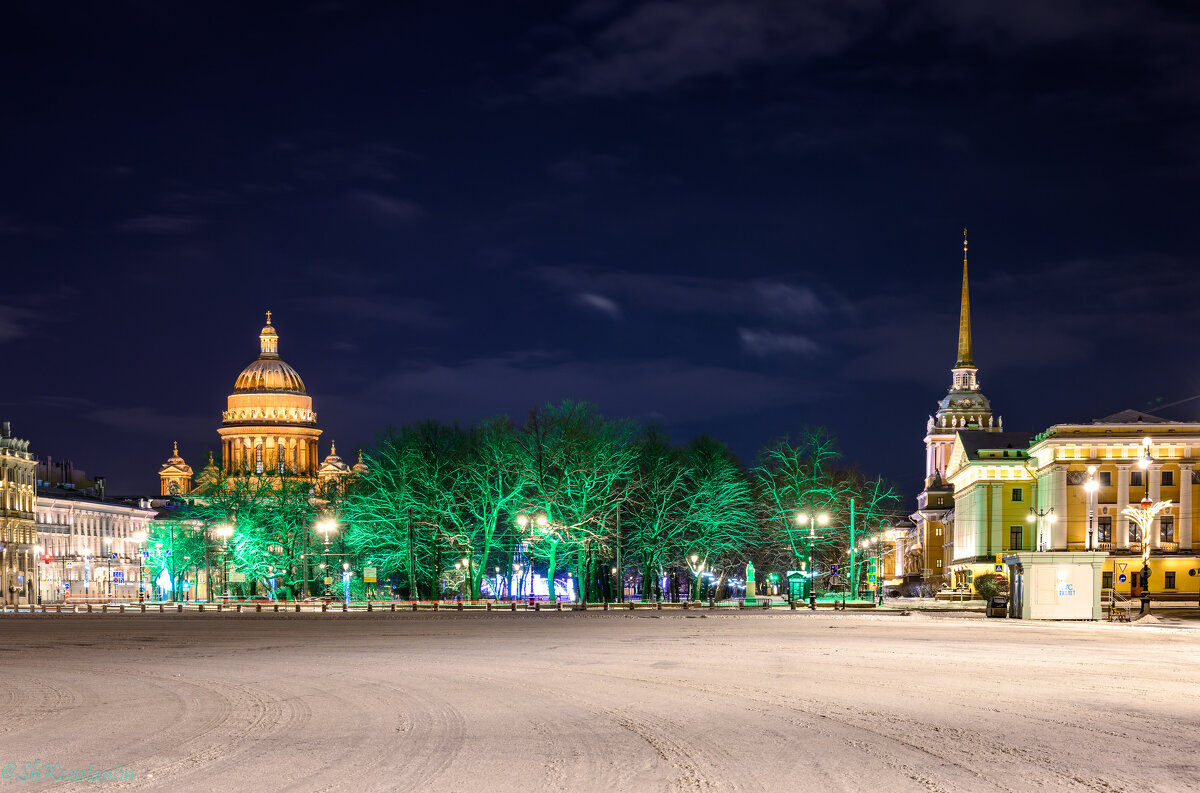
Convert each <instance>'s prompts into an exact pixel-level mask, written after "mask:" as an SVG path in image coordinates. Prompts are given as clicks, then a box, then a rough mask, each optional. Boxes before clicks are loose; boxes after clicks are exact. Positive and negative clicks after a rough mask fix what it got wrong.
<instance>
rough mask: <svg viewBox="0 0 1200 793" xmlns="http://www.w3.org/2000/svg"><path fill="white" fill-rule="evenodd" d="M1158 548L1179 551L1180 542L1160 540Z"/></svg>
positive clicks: (1164, 551)
mask: <svg viewBox="0 0 1200 793" xmlns="http://www.w3.org/2000/svg"><path fill="white" fill-rule="evenodd" d="M1158 550H1160V551H1162V552H1163V553H1179V543H1177V542H1160V543H1159V544H1158Z"/></svg>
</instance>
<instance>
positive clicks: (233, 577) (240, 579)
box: [229, 570, 246, 584]
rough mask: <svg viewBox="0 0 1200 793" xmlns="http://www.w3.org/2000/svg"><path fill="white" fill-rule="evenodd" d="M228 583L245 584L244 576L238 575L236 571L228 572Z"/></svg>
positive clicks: (243, 574)
mask: <svg viewBox="0 0 1200 793" xmlns="http://www.w3.org/2000/svg"><path fill="white" fill-rule="evenodd" d="M229 583H231V584H244V583H246V574H245V573H239V572H238V571H237V570H230V571H229Z"/></svg>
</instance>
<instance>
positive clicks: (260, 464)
mask: <svg viewBox="0 0 1200 793" xmlns="http://www.w3.org/2000/svg"><path fill="white" fill-rule="evenodd" d="M258 344H259V353H258V359H257V360H256V361H254V362H253V363H251V364H250V365H249V366H247V367H246V368H245V369H243V370H242V373H241V374H240V375H238V378H237V382H236V383H234V385H233V393H232V394H230V395H229V401H228V405H227V408H226V410H225V412H224V413H223V414H222V416H221V428H220V429H219V430H218V432H219V434H220V436H221V468H222V471H223V472H224V473H225V474H226V475H230V476H234V475H238V474H245V473H249V474H264V473H266V474H281V475H285V476H287V475H290V476H304V477H315V476H316V475H317V468H318V466H319V464H320V459H319V458H318V456H317V440H318V438H320V436H321V431H320V430H319V429H317V414H316V413H315V412H314V411H313V405H312V397H310V396H309V395H308V393H307V392H306V391H305V389H304V381H303V380H302V379H300V373H299V372H297V371H296V370H295V369H293V368H292V367H291V366H289V365H288V364H287V363H285V362H284V361H283V359H281V358H280V357H279V334H278V333H277V332H276V330H275V326H274V325H272V324H271V312H270V311H268V312H267V324H266V325H264V326H263V329H262V330H261V331H259V334H258Z"/></svg>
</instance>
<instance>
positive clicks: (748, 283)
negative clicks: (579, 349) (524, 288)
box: [529, 267, 846, 321]
mask: <svg viewBox="0 0 1200 793" xmlns="http://www.w3.org/2000/svg"><path fill="white" fill-rule="evenodd" d="M529 275H530V276H531V277H533V278H535V279H537V280H540V281H543V282H545V283H548V284H550V285H551V286H554V287H556V288H559V289H562V290H564V291H569V292H572V293H576V294H593V295H601V294H603V295H617V296H620V298H621V299H622V300H623V301H625V302H629V303H638V304H641V305H645V306H650V307H652V308H653V309H654V310H655V311H658V312H671V313H693V314H715V315H750V316H761V315H764V314H765V315H768V316H770V317H771V318H773V319H778V320H786V321H806V320H816V319H820V318H821V317H822V316H824V315H825V314H827V313H828V312H830V311H842V310H845V308H846V303H845V301H844V300H842V299H841V298H840V297H839V296H837V295H836V294H834V293H833V292H832V291H831V290H827V289H824V288H822V294H818V292H817V289H816V288H815V287H811V286H807V285H803V284H791V283H786V282H783V281H778V280H772V279H754V280H740V279H733V278H709V277H703V276H681V275H661V274H656V273H635V272H630V271H627V270H614V269H605V268H598V267H535V268H532V269H531V270H529ZM609 299H612V298H609Z"/></svg>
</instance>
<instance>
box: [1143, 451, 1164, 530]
mask: <svg viewBox="0 0 1200 793" xmlns="http://www.w3.org/2000/svg"><path fill="white" fill-rule="evenodd" d="M1146 476H1148V477H1150V500H1151V501H1158V500H1159V498H1158V497H1159V495H1161V494H1162V466H1161V465H1159V464H1157V463H1155V464H1154V465H1151V466H1150V468H1149V470H1147V471H1146ZM1160 537H1161V532H1160V530H1159V525H1158V518H1157V517H1156V518H1155V519H1154V523H1153V524H1151V526H1150V537H1149V539H1150V547H1151V548H1154V549H1155V550H1158V547H1159V539H1160Z"/></svg>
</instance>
